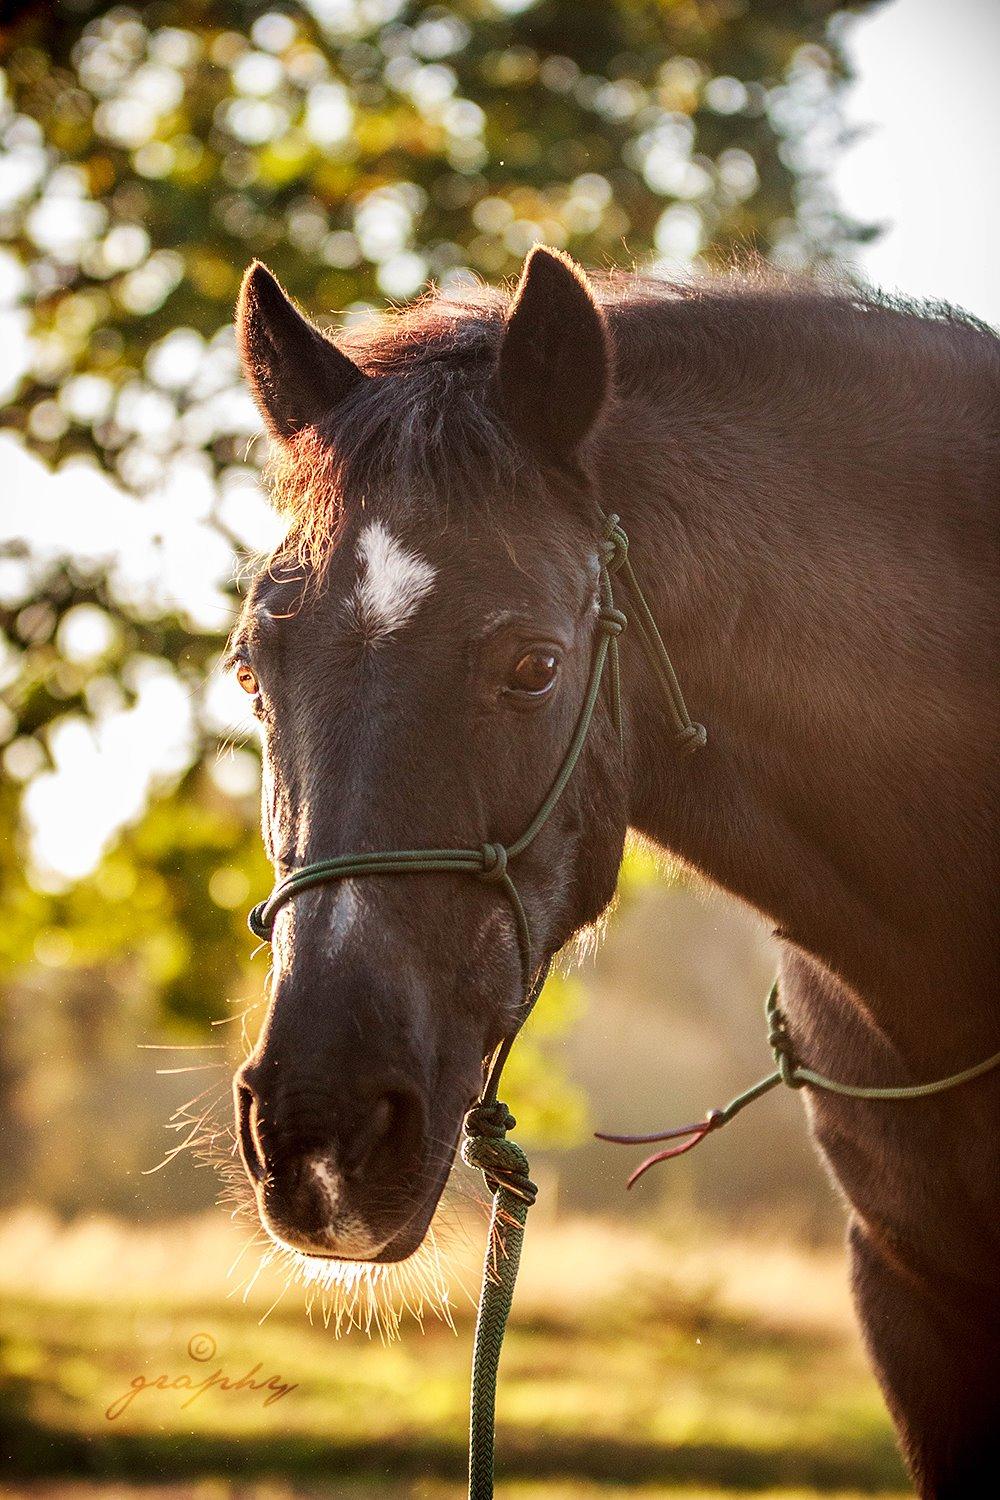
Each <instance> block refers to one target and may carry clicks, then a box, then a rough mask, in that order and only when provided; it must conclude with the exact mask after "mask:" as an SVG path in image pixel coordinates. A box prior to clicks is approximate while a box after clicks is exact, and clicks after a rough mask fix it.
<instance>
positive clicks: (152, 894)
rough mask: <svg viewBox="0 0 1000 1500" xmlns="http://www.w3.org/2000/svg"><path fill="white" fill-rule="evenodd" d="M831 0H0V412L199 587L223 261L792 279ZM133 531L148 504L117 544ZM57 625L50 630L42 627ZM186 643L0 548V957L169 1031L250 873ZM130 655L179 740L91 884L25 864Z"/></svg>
mask: <svg viewBox="0 0 1000 1500" xmlns="http://www.w3.org/2000/svg"><path fill="white" fill-rule="evenodd" d="M851 8H854V9H857V8H859V7H858V6H854V7H850V6H848V7H844V6H838V5H835V4H830V3H822V0H754V3H753V4H752V5H751V4H749V3H746V0H536V3H532V0H450V3H447V4H427V3H406V0H312V3H310V4H305V5H303V4H287V3H281V4H275V5H260V4H236V3H222V0H150V3H146V4H143V5H142V6H134V7H126V6H121V5H115V6H110V5H105V4H100V3H93V0H67V3H62V4H47V3H46V4H43V3H28V4H11V5H8V6H7V7H5V10H4V16H5V20H4V21H3V22H2V23H0V64H2V75H0V76H2V82H3V90H2V93H0V142H2V150H3V156H2V158H0V236H2V239H3V241H4V242H5V244H6V246H7V251H6V252H5V253H4V254H2V255H0V284H2V285H4V286H6V287H7V288H8V289H12V291H11V296H12V298H13V301H14V303H15V304H16V305H17V306H18V307H21V308H22V309H23V310H24V317H25V319H26V321H25V328H26V331H27V332H28V333H29V335H30V352H29V364H28V368H27V370H26V372H25V374H24V376H23V378H22V379H21V380H20V382H19V384H18V386H17V389H16V390H15V391H14V394H13V397H12V399H11V401H10V402H9V404H8V405H7V406H6V408H5V409H4V411H3V414H2V422H3V425H4V426H6V427H7V428H8V429H11V430H12V431H13V432H15V433H17V434H18V435H19V437H20V439H21V440H23V441H24V442H25V443H26V444H27V445H28V446H29V447H30V449H31V450H32V451H33V452H34V453H36V454H38V455H39V456H40V457H41V458H43V459H44V460H45V461H46V462H48V463H49V464H51V465H53V466H60V465H65V464H66V463H67V461H69V460H73V461H75V462H77V463H79V462H81V461H83V462H85V463H87V464H90V465H92V466H97V467H98V468H99V469H101V470H103V471H106V472H107V473H108V474H110V475H111V476H113V477H114V479H115V480H116V481H117V482H118V483H119V484H120V485H121V486H123V487H124V489H125V490H126V491H128V492H129V493H130V494H131V495H133V496H134V497H135V498H134V499H133V500H131V501H128V502H125V503H126V504H129V505H131V506H133V507H139V508H145V509H144V510H143V514H144V515H146V516H147V518H148V516H149V515H151V514H153V512H152V510H151V507H152V506H153V505H154V503H155V500H156V497H157V496H158V495H162V494H163V491H164V487H165V486H169V484H170V483H171V482H172V481H173V482H174V484H175V487H176V486H177V484H178V483H179V484H180V488H181V490H182V491H183V492H184V493H185V494H188V495H190V494H193V493H194V492H195V491H196V490H197V492H198V494H199V495H201V494H202V493H203V492H204V495H205V496H207V498H205V499H204V501H203V502H202V501H198V504H201V505H202V512H203V513H202V512H199V514H198V525H199V527H200V530H199V531H198V533H197V538H196V540H195V542H194V543H193V544H192V552H195V551H197V552H203V551H205V550H206V548H208V546H209V542H213V541H214V543H215V544H219V555H220V556H221V558H222V560H223V562H222V564H221V565H220V566H219V568H218V569H217V572H218V589H219V598H220V600H221V601H222V603H223V604H225V602H226V598H227V597H228V598H229V599H230V600H231V599H232V596H233V594H234V592H235V585H234V583H233V578H232V567H231V562H232V557H233V554H234V553H239V552H240V551H241V549H242V548H243V546H244V545H245V543H246V541H247V539H248V537H247V530H246V529H245V528H243V527H242V526H241V523H240V519H239V513H238V512H239V503H238V502H239V497H240V495H241V494H242V495H244V496H245V495H246V476H247V473H248V469H249V472H251V473H252V472H255V471H254V469H253V465H255V464H257V463H258V462H259V460H260V452H259V448H257V449H251V450H250V451H249V452H248V444H249V441H250V440H251V439H252V438H253V436H254V435H255V434H256V433H257V431H258V427H259V423H258V419H257V416H256V413H255V412H254V410H253V408H252V406H251V404H250V402H249V400H248V398H247V396H246V394H245V393H244V392H243V390H242V387H241V385H240V380H239V372H238V367H237V361H236V355H235V348H234V341H233V338H232V331H231V326H230V324H231V315H232V306H233V301H234V298H235V295H236V291H237V287H238V284H239V279H240V276H241V273H242V271H243V268H244V267H245V265H246V264H247V262H248V261H249V260H250V259H252V258H253V257H254V256H261V257H262V258H264V259H266V260H267V261H268V262H269V263H270V264H271V266H272V267H273V268H274V269H275V271H276V272H277V274H278V275H279V276H280V277H281V279H282V280H283V281H284V283H285V285H286V286H287V287H288V288H289V289H290V291H291V292H292V293H293V294H294V295H295V296H296V297H297V298H298V299H299V300H300V301H301V303H302V304H303V305H304V306H305V307H306V308H307V309H308V310H309V311H310V312H311V313H312V314H314V315H315V316H316V317H318V318H320V319H329V318H330V317H331V309H338V310H340V312H342V313H344V314H345V315H346V316H348V317H351V316H354V315H356V314H359V313H362V312H364V311H365V310H366V309H368V308H370V307H372V306H377V305H379V304H384V302H385V301H386V300H387V299H405V298H407V297H409V296H411V295H412V294H414V293H416V292H417V291H419V289H420V288H421V287H422V286H424V285H425V284H426V283H427V282H428V281H429V280H434V281H437V282H438V283H441V284H444V285H445V286H451V285H460V284H461V283H462V282H463V281H467V280H468V279H469V278H470V277H485V278H488V279H495V278H498V277H505V276H510V275H512V274H513V273H515V272H516V270H517V267H518V265H519V262H520V260H521V258H522V257H523V255H524V253H525V251H526V250H527V249H528V248H529V246H530V245H531V244H532V243H533V242H535V241H536V240H538V239H542V240H545V241H547V242H549V243H550V244H555V245H560V246H565V247H566V248H567V249H569V250H570V251H571V252H572V253H573V254H574V255H576V256H578V257H579V258H580V259H581V260H583V261H584V262H586V263H587V264H588V265H592V266H602V265H610V264H629V263H631V262H633V261H636V262H638V263H641V264H650V263H652V264H654V265H660V266H662V267H663V268H664V269H670V268H676V267H677V266H681V265H686V264H691V263H694V264H712V263H719V262H724V261H726V260H727V259H729V258H731V257H732V256H733V254H734V253H737V252H743V251H748V252H757V253H761V254H763V255H765V256H767V257H769V258H770V259H771V260H773V261H775V262H776V263H778V264H781V265H785V266H791V267H809V266H815V265H818V264H822V263H824V262H828V261H832V260H835V259H836V258H837V257H838V255H839V254H840V253H841V252H842V251H843V249H844V247H845V245H846V244H847V243H848V242H849V241H850V240H851V239H852V238H857V237H859V236H860V235H861V234H862V233H863V231H862V230H861V228H860V227H859V226H857V225H853V224H850V223H847V222H845V221H844V219H843V218H842V217H841V215H840V214H839V213H838V212H837V211H836V208H835V206H834V205H833V203H832V202H831V199H830V196H829V192H828V189H827V187H826V185H825V182H824V179H823V174H822V169H823V167H824V165H825V163H826V162H827V161H828V159H829V155H830V152H831V149H832V148H833V147H834V146H835V144H836V141H837V138H838V135H839V131H840V123H839V115H838V108H837V106H838V90H839V87H840V84H841V82H842V80H843V77H844V63H843V57H842V54H841V52H840V49H839V41H838V39H839V36H840V34H841V31H842V26H843V22H844V20H845V12H846V10H849V9H851ZM68 472H69V470H67V473H68ZM73 472H74V473H82V472H83V471H82V470H74V471H73ZM199 487H200V488H199ZM234 495H235V496H236V501H237V503H236V504H235V505H234V503H233V497H234ZM192 503H194V502H192ZM77 524H79V523H77ZM157 524H158V523H157ZM169 525H170V523H169V521H168V522H167V523H166V525H165V527H164V531H166V530H168V529H169ZM210 534H211V535H210ZM162 540H163V539H162V537H161V536H160V535H159V533H158V531H157V526H156V525H153V528H152V533H151V543H150V545H151V546H153V547H154V549H155V547H157V546H159V545H161V544H162ZM174 594H176V597H174ZM220 614H221V611H220ZM81 625H82V626H83V634H84V636H88V633H89V637H90V638H91V641H92V645H91V648H90V649H89V650H86V651H83V652H80V651H75V650H73V649H70V646H71V644H72V640H73V633H74V630H75V631H76V633H77V635H79V634H80V628H81ZM95 638H96V642H97V644H96V645H93V640H94V639H95ZM221 638H222V631H221V629H220V624H219V617H218V616H217V617H214V618H213V620H212V621H211V622H210V623H206V616H205V614H204V612H201V613H199V611H198V610H197V609H195V608H193V607H192V606H191V605H190V603H189V602H188V601H186V600H185V598H184V597H183V590H175V591H174V593H171V590H170V589H169V588H167V587H163V588H160V589H159V590H153V591H150V590H149V589H148V588H142V587H139V586H137V585H136V583H135V582H134V580H132V581H130V580H129V578H128V577H127V576H125V575H124V574H123V571H122V568H121V567H120V566H119V564H118V561H117V560H116V558H115V556H114V542H113V541H112V544H111V549H110V551H109V549H108V548H107V547H105V548H104V550H103V551H101V549H99V548H98V549H96V550H94V551H90V550H87V551H86V555H83V554H82V553H81V549H80V548H79V546H77V547H75V548H74V547H73V546H72V545H71V544H70V543H69V541H66V542H65V543H64V544H63V545H62V547H60V545H59V539H58V538H57V539H56V543H55V544H54V545H48V546H46V547H45V548H39V547H37V546H35V545H33V544H32V542H31V540H30V538H25V537H19V536H17V535H13V536H11V537H9V538H8V541H7V543H6V544H5V545H4V555H3V557H2V559H0V682H2V684H3V686H4V688H5V703H6V709H5V710H4V711H3V712H2V713H0V740H2V741H4V742H6V745H7V748H6V751H5V753H4V765H5V769H6V771H7V772H8V779H7V780H6V781H5V784H4V787H3V790H2V793H0V796H2V806H0V814H2V817H3V825H4V828H5V829H6V830H7V831H8V832H9V835H10V836H8V837H5V838H4V840H3V842H2V845H0V876H2V878H3V881H4V886H5V889H6V890H7V891H8V892H9V896H8V914H7V916H6V917H5V921H4V924H3V926H2V927H0V963H2V964H3V966H4V967H5V968H6V969H7V970H8V972H16V971H18V970H20V969H23V966H24V965H25V964H27V963H37V964H41V965H42V966H43V967H46V966H47V967H50V968H53V969H59V970H62V971H64V972H72V971H73V970H79V971H80V972H84V971H86V972H87V973H92V972H93V971H94V970H95V968H97V969H100V968H103V969H104V970H105V971H106V972H108V973H109V974H110V973H111V972H112V971H115V972H118V973H119V974H120V973H121V972H123V971H124V972H127V973H128V975H129V976H130V978H129V983H132V984H134V985H136V986H138V987H139V989H141V990H142V991H143V992H149V993H150V994H152V995H153V996H154V997H155V1001H156V1004H157V1006H158V1008H159V1012H160V1014H161V1015H162V1016H163V1017H164V1018H165V1019H166V1021H167V1022H168V1023H170V1024H171V1025H172V1026H174V1028H175V1029H179V1030H180V1031H184V1030H185V1029H189V1030H190V1029H193V1030H197V1029H198V1028H202V1029H203V1028H204V1027H205V1026H206V1024H207V1023H208V1022H209V1021H210V1020H213V1019H217V1018H219V1017H220V1016H222V1015H224V1014H225V1009H226V1004H227V1000H229V999H230V998H231V997H232V996H233V995H234V993H237V992H239V991H240V988H241V986H242V985H243V984H244V980H245V977H246V975H245V971H246V964H247V962H248V957H249V953H250V951H251V944H250V941H249V939H248V937H247V936H246V934H245V932H243V928H242V922H243V918H242V912H243V910H244V907H245V905H246V902H247V899H248V897H249V895H250V893H251V892H253V893H257V892H259V891H260V890H261V889H263V888H266V885H267V883H268V880H267V872H266V871H265V869H264V867H263V861H262V857H261V856H260V854H259V851H258V847H257V841H256V838H255V836H254V833H253V827H254V823H255V818H256V815H255V812H254V811H253V795H252V790H250V791H248V790H247V789H246V787H237V788H236V790H233V787H232V785H229V786H228V788H227V785H226V783H225V778H224V777H222V778H220V777H219V776H218V775H217V774H216V771H217V767H216V765H215V761H214V758H215V753H216V751H215V746H216V743H217V739H218V735H219V724H218V722H217V720H216V719H214V718H213V716H212V714H211V713H210V712H208V710H207V708H206V699H205V692H204V683H205V680H206V677H207V675H208V674H209V672H210V669H211V667H212V666H213V664H214V663H215V661H216V660H217V658H218V655H219V651H220V645H221ZM151 670H155V671H159V672H160V673H161V674H162V673H163V672H164V671H166V672H168V673H169V674H170V676H171V679H172V680H173V681H174V683H175V684H179V685H180V687H181V688H183V690H184V693H185V695H186V698H187V701H188V703H189V705H190V718H191V723H190V728H189V732H188V740H187V742H186V749H184V750H183V751H181V752H178V754H177V755H176V756H175V759H174V762H173V763H171V765H170V766H168V767H167V769H166V770H162V771H161V772H160V773H159V774H158V775H157V776H156V777H153V778H152V779H151V786H150V791H151V793H152V801H151V802H149V804H148V807H147V810H146V811H145V813H143V812H142V809H141V808H140V809H139V811H138V812H137V813H136V814H135V817H134V818H133V819H132V823H133V825H134V826H130V827H128V828H127V829H126V831H125V832H124V834H123V835H121V836H120V837H119V839H118V841H117V843H116V844H115V845H114V847H113V848H112V849H111V850H110V851H109V852H108V853H107V854H106V855H105V857H104V858H103V860H102V861H101V862H100V863H99V865H98V867H97V868H96V869H95V870H94V871H93V873H92V874H91V875H89V876H87V877H86V878H84V879H83V880H81V881H79V882H78V883H77V884H75V885H73V886H72V887H71V888H69V889H61V888H60V883H59V881H58V880H57V879H54V878H53V876H52V872H46V871H44V870H39V869H38V868H37V864H38V861H37V858H36V857H35V854H34V852H33V849H32V845H31V841H30V837H29V831H30V830H29V827H28V823H29V822H30V820H26V819H25V817H24V815H23V812H24V805H25V801H26V798H25V792H26V791H27V797H28V798H30V796H31V794H32V789H37V787H38V786H39V785H40V784H41V783H43V782H44V779H45V778H46V777H50V776H51V775H52V772H53V767H54V766H56V767H58V761H59V755H58V754H57V746H58V745H59V744H62V746H63V757H64V759H65V757H66V756H67V755H68V756H70V757H72V755H73V753H74V751H73V746H74V745H75V744H83V743H84V740H85V737H86V735H91V736H93V735H94V734H95V733H98V732H99V731H100V729H101V726H106V725H107V724H108V723H109V722H110V721H111V720H113V719H114V718H115V716H121V715H123V714H126V713H127V712H128V711H129V709H130V708H131V707H132V706H134V704H135V703H136V701H137V698H138V696H139V695H140V692H141V684H142V682H143V681H145V680H146V679H147V678H148V675H149V672H150V671H151ZM74 736H75V738H74ZM87 743H90V741H87ZM67 747H68V748H67ZM240 753H241V754H242V753H243V752H240ZM237 780H238V778H237ZM245 780H246V778H244V781H245ZM640 864H641V861H640ZM33 867H35V868H33ZM636 869H639V865H636ZM29 877H30V878H31V883H29ZM254 982H255V983H256V981H254ZM556 998H557V999H558V998H559V997H556ZM544 1015H545V1012H544V1011H543V1012H542V1013H541V1015H540V1018H539V1025H540V1026H542V1028H543V1029H544V1024H545V1023H544ZM0 1026H2V1016H0ZM519 1056H520V1057H522V1059H523V1060H522V1061H519V1062H518V1063H517V1064H516V1066H517V1067H518V1068H519V1069H521V1071H522V1072H524V1077H523V1078H521V1076H520V1074H519V1075H518V1082H519V1085H520V1089H519V1091H521V1090H522V1089H523V1091H524V1092H525V1093H526V1094H528V1095H530V1096H532V1097H535V1098H536V1099H537V1100H538V1101H541V1095H542V1094H543V1093H545V1092H547V1091H548V1089H549V1088H550V1086H551V1085H550V1082H549V1081H548V1080H546V1079H545V1078H544V1076H543V1070H542V1068H541V1065H540V1064H538V1063H537V1059H536V1060H535V1061H533V1060H532V1058H531V1056H529V1055H528V1054H519ZM0 1083H2V1080H0ZM2 1093H3V1089H2V1087H0V1094H2ZM539 1111H542V1113H539ZM576 1113H577V1106H576V1104H574V1103H573V1102H572V1101H571V1100H569V1099H568V1098H567V1099H562V1100H561V1102H560V1107H559V1108H558V1109H556V1110H555V1111H553V1110H552V1109H551V1108H549V1107H548V1106H544V1107H543V1105H542V1103H541V1102H539V1103H538V1105H537V1109H536V1115H537V1119H538V1123H539V1126H540V1128H541V1125H542V1123H544V1124H545V1126H546V1128H548V1129H549V1131H550V1132H551V1130H552V1129H553V1128H555V1125H556V1115H558V1116H559V1117H560V1119H561V1121H562V1124H563V1126H564V1127H565V1126H567V1125H568V1124H569V1123H571V1122H572V1121H573V1119H574V1117H575V1115H576ZM543 1115H544V1121H543Z"/></svg>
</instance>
